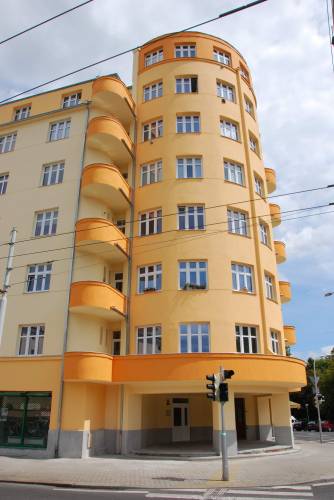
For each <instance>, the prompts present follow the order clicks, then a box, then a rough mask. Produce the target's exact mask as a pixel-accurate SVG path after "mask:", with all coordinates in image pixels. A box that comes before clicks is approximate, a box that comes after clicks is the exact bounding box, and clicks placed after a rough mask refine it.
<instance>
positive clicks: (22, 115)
mask: <svg viewBox="0 0 334 500" xmlns="http://www.w3.org/2000/svg"><path fill="white" fill-rule="evenodd" d="M30 111H31V106H23V107H22V108H17V109H16V110H15V115H14V121H16V122H17V121H19V120H25V119H26V118H29V116H30Z"/></svg>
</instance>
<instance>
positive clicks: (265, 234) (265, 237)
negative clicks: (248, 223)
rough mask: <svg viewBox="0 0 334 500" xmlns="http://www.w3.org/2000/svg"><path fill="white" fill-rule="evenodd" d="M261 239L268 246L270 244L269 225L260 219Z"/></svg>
mask: <svg viewBox="0 0 334 500" xmlns="http://www.w3.org/2000/svg"><path fill="white" fill-rule="evenodd" d="M260 241H261V243H263V245H266V246H267V247H268V246H269V244H270V237H269V227H268V224H266V223H265V222H263V221H260Z"/></svg>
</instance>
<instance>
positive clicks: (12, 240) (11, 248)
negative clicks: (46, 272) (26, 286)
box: [0, 227, 17, 346]
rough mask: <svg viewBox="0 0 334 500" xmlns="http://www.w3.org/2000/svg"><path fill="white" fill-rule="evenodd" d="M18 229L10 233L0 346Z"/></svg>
mask: <svg viewBox="0 0 334 500" xmlns="http://www.w3.org/2000/svg"><path fill="white" fill-rule="evenodd" d="M16 233H17V231H16V229H15V227H13V229H12V230H11V232H10V241H9V250H8V256H7V264H6V271H5V278H4V281H3V288H2V290H0V294H1V299H0V346H1V341H2V335H3V329H4V326H5V317H6V309H7V292H8V288H9V287H10V284H9V283H10V274H11V272H12V269H13V258H14V246H15V242H16Z"/></svg>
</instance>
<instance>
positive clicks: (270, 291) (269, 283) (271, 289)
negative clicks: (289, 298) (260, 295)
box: [264, 273, 276, 300]
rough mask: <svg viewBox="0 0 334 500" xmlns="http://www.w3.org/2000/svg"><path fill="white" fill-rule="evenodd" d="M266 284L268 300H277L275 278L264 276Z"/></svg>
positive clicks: (268, 275)
mask: <svg viewBox="0 0 334 500" xmlns="http://www.w3.org/2000/svg"><path fill="white" fill-rule="evenodd" d="M264 282H265V285H266V297H267V299H271V300H275V299H276V294H275V285H274V278H273V276H271V275H270V274H267V273H265V274H264Z"/></svg>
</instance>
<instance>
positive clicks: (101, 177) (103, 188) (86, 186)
mask: <svg viewBox="0 0 334 500" xmlns="http://www.w3.org/2000/svg"><path fill="white" fill-rule="evenodd" d="M81 190H82V191H81V192H82V194H83V195H84V196H89V197H91V198H95V199H98V200H100V201H102V202H103V203H105V204H106V205H107V206H110V207H111V208H112V209H113V210H114V211H115V212H124V211H126V210H127V208H128V207H129V204H130V203H131V201H130V200H131V188H130V186H129V184H128V183H127V182H126V180H125V179H124V177H123V176H122V174H121V173H120V171H119V170H118V168H117V167H115V166H113V165H108V164H106V163H93V164H91V165H87V166H86V167H85V168H84V170H83V173H82V181H81Z"/></svg>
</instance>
